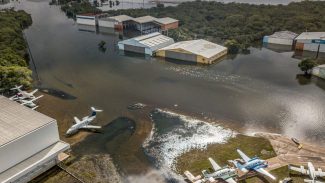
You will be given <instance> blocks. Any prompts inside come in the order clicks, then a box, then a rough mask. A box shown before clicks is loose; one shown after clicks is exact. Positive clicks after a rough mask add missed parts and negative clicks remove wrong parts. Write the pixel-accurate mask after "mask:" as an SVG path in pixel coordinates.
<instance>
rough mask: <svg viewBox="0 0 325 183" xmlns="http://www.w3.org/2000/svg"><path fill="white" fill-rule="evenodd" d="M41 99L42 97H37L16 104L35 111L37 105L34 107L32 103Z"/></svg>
mask: <svg viewBox="0 0 325 183" xmlns="http://www.w3.org/2000/svg"><path fill="white" fill-rule="evenodd" d="M42 97H43V95H41V96H38V97H36V98H34V99H32V100H25V99H21V100H18V102H19V103H20V105H24V106H27V107H29V108H32V110H35V109H36V108H37V107H38V105H36V104H35V103H34V101H35V100H37V99H39V98H42Z"/></svg>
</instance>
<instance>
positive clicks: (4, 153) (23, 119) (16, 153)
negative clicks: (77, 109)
mask: <svg viewBox="0 0 325 183" xmlns="http://www.w3.org/2000/svg"><path fill="white" fill-rule="evenodd" d="M0 134H1V135H0V182H2V183H9V182H28V181H30V180H32V179H33V178H35V177H36V176H38V175H40V174H41V173H43V172H45V171H46V170H48V169H49V168H51V167H53V166H54V165H56V164H57V163H58V162H59V161H60V160H62V157H67V155H65V154H64V153H62V152H63V151H65V150H67V149H69V148H70V146H69V144H67V143H65V142H63V141H60V139H59V133H58V126H57V123H56V120H55V119H52V118H50V117H48V116H45V115H43V114H41V113H39V112H36V111H33V110H31V109H29V108H27V107H25V106H22V105H20V104H18V103H17V102H14V101H11V100H9V99H8V98H6V97H3V96H0ZM59 157H60V158H59Z"/></svg>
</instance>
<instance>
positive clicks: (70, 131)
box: [67, 116, 96, 135]
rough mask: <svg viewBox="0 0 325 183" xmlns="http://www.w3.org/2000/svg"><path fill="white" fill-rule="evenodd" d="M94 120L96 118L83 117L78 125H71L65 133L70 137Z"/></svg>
mask: <svg viewBox="0 0 325 183" xmlns="http://www.w3.org/2000/svg"><path fill="white" fill-rule="evenodd" d="M95 118H96V116H90V117H84V118H83V119H82V121H81V122H80V123H76V124H74V125H72V126H71V127H70V128H69V129H68V131H67V135H72V134H74V133H76V132H78V130H79V129H80V128H82V127H83V126H86V125H88V124H89V123H91V122H92V121H93V120H94V119H95Z"/></svg>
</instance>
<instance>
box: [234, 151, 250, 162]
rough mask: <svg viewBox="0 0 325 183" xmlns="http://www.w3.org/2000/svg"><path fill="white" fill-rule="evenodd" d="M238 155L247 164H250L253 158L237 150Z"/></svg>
mask: <svg viewBox="0 0 325 183" xmlns="http://www.w3.org/2000/svg"><path fill="white" fill-rule="evenodd" d="M237 152H238V154H239V155H240V156H241V158H243V160H244V161H245V162H248V161H249V160H251V158H249V157H248V156H247V155H246V154H244V153H243V152H242V151H241V150H239V149H237Z"/></svg>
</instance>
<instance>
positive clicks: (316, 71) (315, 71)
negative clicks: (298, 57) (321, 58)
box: [312, 64, 325, 79]
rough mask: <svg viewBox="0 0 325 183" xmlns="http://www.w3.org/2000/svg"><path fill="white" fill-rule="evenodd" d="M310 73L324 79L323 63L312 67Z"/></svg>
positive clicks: (324, 67) (324, 66)
mask: <svg viewBox="0 0 325 183" xmlns="http://www.w3.org/2000/svg"><path fill="white" fill-rule="evenodd" d="M312 74H313V75H314V76H318V77H320V78H323V79H325V64H324V65H319V66H317V67H314V68H313V70H312Z"/></svg>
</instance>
